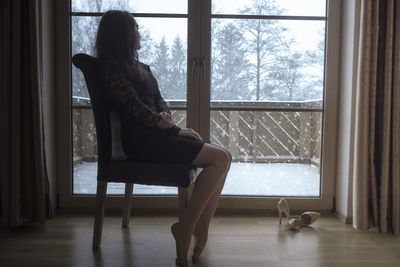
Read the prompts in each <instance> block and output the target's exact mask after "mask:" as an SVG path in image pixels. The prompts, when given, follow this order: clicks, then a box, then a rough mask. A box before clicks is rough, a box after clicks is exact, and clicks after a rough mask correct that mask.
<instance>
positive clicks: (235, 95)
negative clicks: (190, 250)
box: [69, 0, 338, 205]
mask: <svg viewBox="0 0 400 267" xmlns="http://www.w3.org/2000/svg"><path fill="white" fill-rule="evenodd" d="M328 4H329V2H328V1H326V0H204V1H196V0H174V1H163V0H140V1H139V0H138V1H129V0H119V1H113V0H70V8H71V9H70V13H69V18H70V26H71V31H70V34H71V35H70V41H71V46H70V49H71V54H72V55H73V54H76V53H82V52H83V53H87V54H92V55H93V54H94V51H93V46H94V40H95V35H96V31H97V27H98V23H99V21H100V18H101V16H102V14H104V12H105V11H107V10H110V9H122V10H127V11H129V12H130V13H132V14H133V15H134V16H135V18H136V20H137V22H138V24H139V32H140V34H141V37H142V38H141V41H142V43H141V49H140V50H139V59H140V60H141V61H142V62H144V63H146V64H149V65H150V67H151V69H152V72H153V74H154V75H155V77H156V78H157V80H158V84H159V86H160V90H161V93H162V95H163V97H164V98H165V99H166V101H167V103H168V105H169V106H170V108H171V110H172V113H173V118H174V120H175V122H176V124H177V125H179V126H180V127H186V126H187V127H193V128H195V129H196V130H199V131H200V132H201V133H202V135H203V137H205V138H209V139H210V140H211V141H212V142H213V143H216V144H219V145H221V146H224V147H225V148H227V149H228V150H229V151H230V152H231V153H232V155H233V163H232V166H231V170H230V172H229V175H228V178H227V182H226V185H225V188H224V190H223V192H222V194H223V195H225V196H241V197H247V198H248V197H277V196H288V197H301V198H309V199H316V200H317V199H322V198H324V196H329V198H330V196H331V195H332V189H331V188H328V187H329V186H328V185H332V184H333V182H332V178H333V177H331V178H329V179H330V180H329V181H328V182H327V183H325V182H326V181H327V179H328V176H329V175H330V174H329V171H328V170H332V167H331V166H330V164H332V162H326V160H324V159H325V158H330V159H332V158H333V157H334V154H332V153H333V152H332V151H330V152H329V153H330V154H329V155H328V154H326V155H325V154H324V153H326V148H324V144H326V142H329V143H330V144H333V142H332V141H326V140H325V139H326V138H327V135H326V133H325V132H324V130H325V129H326V126H327V125H328V126H329V127H333V129H334V127H335V126H334V123H332V122H331V123H328V124H327V123H326V121H325V120H326V118H327V117H329V116H332V115H329V114H333V113H334V112H335V110H334V109H332V108H331V112H328V113H327V107H326V106H325V103H327V97H329V99H331V102H330V103H335V101H336V99H335V92H334V90H335V88H334V86H332V85H329V83H330V82H329V80H331V81H332V80H334V78H335V73H336V71H335V70H333V71H331V72H329V73H328V69H327V68H330V69H333V67H332V66H330V65H329V64H327V62H326V58H329V53H330V55H331V60H332V61H334V60H335V59H334V57H332V55H334V53H335V52H334V51H337V47H334V46H335V43H334V39H336V40H337V39H338V38H337V37H336V36H335V37H331V38H330V40H331V43H332V44H333V45H332V44H331V45H330V48H327V47H328V39H329V35H331V36H333V34H337V32H338V31H337V29H338V28H337V26H336V22H337V21H334V19H335V17H334V16H331V18H330V19H328V17H329V16H328V14H329V12H330V10H331V13H332V14H336V15H337V14H338V11H337V10H338V8H337V6H336V7H335V6H334V5H333V4H329V5H328ZM329 6H330V7H329ZM335 8H336V11H335V10H334V9H335ZM332 10H333V11H332ZM335 12H336V13H335ZM336 19H337V17H336ZM328 24H329V25H331V26H330V27H329V26H328ZM328 29H330V33H329V32H328ZM335 31H336V33H335ZM329 49H330V50H329ZM329 51H331V52H329ZM332 51H333V52H332ZM327 53H328V56H327ZM71 68H72V72H71V81H72V82H71V92H72V94H71V97H72V101H71V103H72V107H71V112H72V116H71V125H72V135H71V139H72V142H71V144H72V149H71V150H72V152H73V153H72V155H71V156H72V158H73V160H72V161H73V162H72V166H71V167H72V169H73V171H72V172H71V176H72V177H73V178H72V191H71V193H72V194H76V195H82V194H89V195H90V194H95V190H96V172H97V144H96V136H95V124H94V119H93V114H92V110H91V106H90V99H89V97H88V93H87V89H86V85H85V82H84V79H83V76H82V74H81V73H80V71H79V70H77V69H76V68H75V67H71ZM328 88H330V89H329V90H330V91H327V90H328ZM328 138H330V137H328ZM324 140H325V141H324ZM324 166H325V171H323V168H324ZM324 173H325V174H324ZM327 173H328V174H327ZM324 181H325V182H324ZM324 188H325V189H324ZM123 190H124V186H123V184H111V185H110V186H109V187H108V193H109V194H122V193H123ZM134 190H135V191H134V194H136V195H138V194H139V195H140V194H141V195H158V196H160V195H161V196H166V195H176V193H177V190H176V188H170V187H151V186H140V185H137V186H135V188H134ZM328 202H329V203H331V201H330V200H329V201H327V202H326V203H328ZM329 205H330V204H329Z"/></svg>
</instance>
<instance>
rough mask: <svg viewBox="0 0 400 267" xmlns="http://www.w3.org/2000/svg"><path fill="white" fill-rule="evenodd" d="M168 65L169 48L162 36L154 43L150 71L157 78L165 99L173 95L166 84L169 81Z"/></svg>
mask: <svg viewBox="0 0 400 267" xmlns="http://www.w3.org/2000/svg"><path fill="white" fill-rule="evenodd" d="M169 66H170V64H169V48H168V45H167V42H166V41H165V36H163V37H162V38H161V40H160V42H159V43H158V44H157V45H156V51H155V57H154V60H153V64H152V71H153V74H154V76H155V77H156V79H157V82H158V85H159V88H160V91H161V92H162V94H163V97H164V98H167V99H171V98H172V96H173V90H172V89H171V88H170V87H169V86H168V85H169V81H170V75H169Z"/></svg>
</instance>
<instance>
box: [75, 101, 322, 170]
mask: <svg viewBox="0 0 400 267" xmlns="http://www.w3.org/2000/svg"><path fill="white" fill-rule="evenodd" d="M185 102H186V101H179V100H174V101H168V104H169V106H170V107H171V111H172V115H173V119H174V121H175V123H176V124H177V125H178V126H180V127H185V126H186V110H185V109H186V108H185V106H186V103H185ZM322 111H323V108H322V101H320V100H315V101H290V102H273V101H269V102H267V101H212V102H211V107H210V139H211V142H213V143H216V144H219V145H222V146H224V147H225V148H227V149H228V150H229V151H230V152H231V153H232V155H233V158H234V160H235V161H241V162H298V163H307V164H314V165H319V159H320V155H321V137H322V130H321V129H322V114H323V112H322ZM72 114H73V138H74V145H73V148H74V161H80V160H84V161H93V160H96V155H97V144H96V131H95V124H94V119H93V113H92V110H91V106H90V101H89V100H88V99H87V98H82V97H81V98H79V97H74V99H73V112H72Z"/></svg>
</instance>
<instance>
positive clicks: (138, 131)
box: [121, 122, 210, 165]
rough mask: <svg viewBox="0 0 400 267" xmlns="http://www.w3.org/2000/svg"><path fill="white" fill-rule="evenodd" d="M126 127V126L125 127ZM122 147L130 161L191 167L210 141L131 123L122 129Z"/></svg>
mask: <svg viewBox="0 0 400 267" xmlns="http://www.w3.org/2000/svg"><path fill="white" fill-rule="evenodd" d="M125 126H126V125H125ZM121 137H122V147H123V149H124V152H125V154H126V156H127V157H128V159H129V160H134V161H137V162H154V163H155V162H157V163H180V164H188V165H190V164H191V163H192V162H193V160H194V159H195V158H196V156H197V154H199V152H200V150H201V148H202V147H203V145H204V144H205V143H209V142H210V141H208V140H197V139H193V138H190V137H184V136H178V135H171V134H166V133H165V132H163V131H162V129H161V130H158V129H157V128H150V127H147V126H144V125H142V124H140V123H132V122H131V123H130V124H129V126H128V127H124V126H123V127H122V129H121Z"/></svg>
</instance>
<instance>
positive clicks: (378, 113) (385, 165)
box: [353, 0, 400, 234]
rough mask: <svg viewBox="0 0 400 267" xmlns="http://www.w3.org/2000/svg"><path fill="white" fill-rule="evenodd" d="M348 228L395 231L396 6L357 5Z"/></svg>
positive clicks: (399, 86) (399, 77)
mask: <svg viewBox="0 0 400 267" xmlns="http://www.w3.org/2000/svg"><path fill="white" fill-rule="evenodd" d="M356 99H357V100H356V125H355V149H354V151H355V158H354V179H353V183H354V184H353V225H354V227H356V228H358V229H362V230H367V229H370V228H376V229H379V231H381V232H383V233H395V234H398V233H399V232H400V154H399V152H400V151H399V150H400V1H399V0H362V4H361V23H360V44H359V62H358V76H357V98H356Z"/></svg>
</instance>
